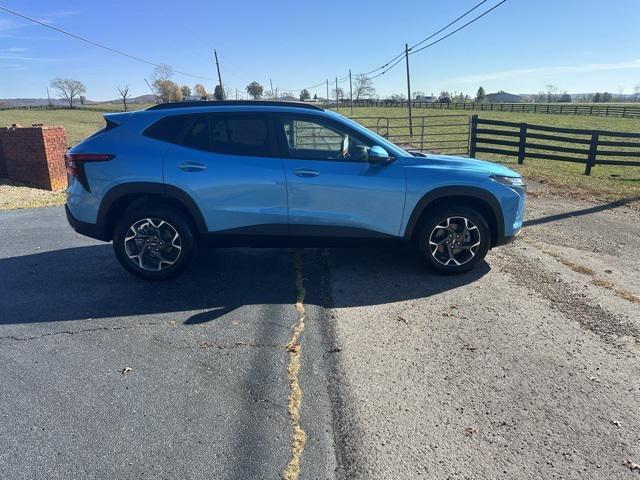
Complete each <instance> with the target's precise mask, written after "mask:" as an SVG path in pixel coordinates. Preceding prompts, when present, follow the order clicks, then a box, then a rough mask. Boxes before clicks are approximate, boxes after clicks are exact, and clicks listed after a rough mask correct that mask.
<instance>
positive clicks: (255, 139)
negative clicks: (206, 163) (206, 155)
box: [210, 113, 272, 157]
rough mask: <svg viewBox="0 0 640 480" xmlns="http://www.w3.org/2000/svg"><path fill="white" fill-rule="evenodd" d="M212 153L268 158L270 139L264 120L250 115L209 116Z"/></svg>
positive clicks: (218, 114) (270, 153) (215, 114)
mask: <svg viewBox="0 0 640 480" xmlns="http://www.w3.org/2000/svg"><path fill="white" fill-rule="evenodd" d="M210 119H211V146H210V149H211V151H212V152H217V153H224V154H227V155H246V156H253V157H270V156H272V151H271V139H270V138H269V127H268V125H267V121H266V119H265V118H263V117H261V116H254V115H251V114H248V115H247V114H238V115H225V114H223V113H214V114H211V117H210Z"/></svg>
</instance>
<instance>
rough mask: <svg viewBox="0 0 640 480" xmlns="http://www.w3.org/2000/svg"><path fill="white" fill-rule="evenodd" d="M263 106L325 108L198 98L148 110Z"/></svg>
mask: <svg viewBox="0 0 640 480" xmlns="http://www.w3.org/2000/svg"><path fill="white" fill-rule="evenodd" d="M236 105H239V106H263V107H292V108H308V109H310V110H321V111H322V110H324V109H323V108H320V107H318V106H317V105H313V104H311V103H303V102H276V101H271V100H224V101H205V100H197V101H195V102H172V103H159V104H158V105H154V106H152V107H149V108H147V110H169V109H173V108H193V107H229V106H236Z"/></svg>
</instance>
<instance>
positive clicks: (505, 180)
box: [491, 175, 524, 188]
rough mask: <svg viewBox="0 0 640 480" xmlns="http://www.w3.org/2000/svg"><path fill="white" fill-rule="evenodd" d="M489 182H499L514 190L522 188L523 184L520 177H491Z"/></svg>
mask: <svg viewBox="0 0 640 480" xmlns="http://www.w3.org/2000/svg"><path fill="white" fill-rule="evenodd" d="M491 180H495V181H496V182H500V183H501V184H503V185H506V186H507V187H516V188H524V182H523V181H522V177H507V176H504V175H491Z"/></svg>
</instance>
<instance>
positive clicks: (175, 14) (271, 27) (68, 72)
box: [0, 0, 640, 100]
mask: <svg viewBox="0 0 640 480" xmlns="http://www.w3.org/2000/svg"><path fill="white" fill-rule="evenodd" d="M478 1H479V0H450V1H444V0H441V1H433V0H432V1H425V0H422V1H419V0H409V1H402V0H400V1H397V2H389V1H379V0H369V1H348V2H345V1H342V0H325V1H323V2H303V1H295V2H294V1H275V2H271V3H265V2H262V1H261V2H251V1H248V0H245V1H244V2H241V3H238V4H233V3H232V2H211V1H209V2H207V1H204V0H182V1H181V2H161V1H158V0H155V1H147V0H136V1H131V0H128V1H123V0H110V1H108V2H86V1H79V0H78V1H77V0H70V1H63V0H59V1H57V2H51V1H50V0H48V1H45V0H20V1H17V0H0V5H3V6H5V7H7V8H11V9H14V10H17V11H20V12H22V13H24V14H26V15H29V16H33V17H36V18H38V19H40V20H42V21H46V22H48V23H50V24H52V25H55V26H57V27H59V28H62V29H66V30H69V31H71V32H73V33H76V34H78V35H81V36H85V37H88V38H90V39H92V40H94V41H96V42H100V43H104V44H106V45H109V46H110V47H112V48H115V49H119V50H124V51H126V52H128V53H131V54H133V55H136V56H139V57H142V58H145V59H148V60H150V61H152V62H156V63H166V64H169V65H172V66H173V67H174V68H176V69H179V70H182V71H185V72H190V73H193V74H195V75H202V76H205V77H210V78H211V79H213V78H214V77H215V64H214V62H213V49H214V47H215V48H216V49H217V50H218V52H219V54H220V62H221V68H222V76H223V83H225V84H226V85H227V86H230V87H232V88H236V87H237V88H239V89H240V90H243V88H244V87H245V86H246V85H247V84H248V83H249V82H251V81H253V80H257V81H258V82H260V83H261V84H262V85H264V86H265V89H268V88H269V87H268V85H269V78H270V77H271V78H272V80H273V83H274V87H277V88H279V89H280V90H281V91H282V90H294V89H300V88H303V87H308V86H311V85H314V84H317V83H320V82H322V81H323V80H324V79H326V78H327V77H328V78H329V79H330V80H331V79H335V77H336V76H339V77H341V76H343V75H345V74H346V73H347V72H348V69H349V68H351V69H352V70H353V73H354V74H355V73H358V72H364V71H368V70H371V69H374V68H376V67H379V66H381V65H382V64H384V63H385V62H386V61H387V60H389V59H391V58H392V57H394V56H395V55H396V54H398V53H400V51H401V50H403V48H404V43H405V42H408V43H409V44H410V45H411V44H413V43H416V42H418V41H420V40H422V39H423V38H424V37H426V36H428V35H429V34H430V33H432V32H433V31H435V30H437V29H439V28H440V27H442V26H444V25H446V24H447V23H449V21H451V20H453V19H454V18H455V17H457V16H458V15H460V14H461V13H462V12H464V11H465V10H467V9H469V8H471V7H472V6H473V5H475V4H476V3H478ZM498 1H499V0H489V1H488V2H487V3H486V4H485V5H486V6H487V7H488V6H491V5H493V4H495V3H498ZM165 3H166V5H167V6H166V7H164V6H163V4H165ZM480 11H482V10H481V9H479V10H478V12H480ZM472 15H473V14H472ZM469 18H472V16H470V17H469ZM639 18H640V1H639V0H611V1H607V2H603V1H602V0H599V1H596V0H508V1H507V2H506V3H505V4H504V5H502V6H501V7H499V8H498V9H496V10H495V11H494V12H492V13H490V14H489V15H487V16H486V17H484V18H482V19H480V20H479V21H478V22H476V23H474V24H473V25H471V26H470V27H469V28H467V29H465V30H463V31H461V32H459V33H458V34H456V35H454V36H452V37H451V38H449V39H446V40H444V41H443V42H442V43H440V44H438V45H436V46H434V47H432V48H429V49H426V50H424V51H423V52H420V53H418V54H416V55H413V56H411V57H410V61H411V71H412V87H413V90H414V91H423V92H425V93H427V94H430V93H431V92H434V93H438V92H440V91H441V90H444V89H447V90H449V91H463V92H465V93H469V94H474V93H475V91H476V90H477V88H478V86H479V85H483V86H484V87H485V89H486V90H487V92H493V91H497V90H505V91H509V92H513V93H535V92H538V91H540V90H543V89H544V86H545V84H548V83H552V84H554V85H557V86H558V88H559V89H560V90H561V91H564V90H567V91H569V92H593V91H605V90H608V91H610V92H616V93H617V92H618V89H619V87H620V86H623V87H624V89H625V92H626V93H632V92H633V87H634V85H637V84H639V83H640V50H639V48H638V47H639V46H640V28H639V27H638V19H639ZM461 23H462V22H461ZM152 70H153V67H151V66H149V65H145V64H141V63H138V62H135V61H132V60H130V59H127V58H123V57H120V56H117V55H115V54H112V53H109V52H107V51H104V50H100V49H97V48H96V47H93V46H91V45H87V44H84V43H82V42H79V41H77V40H73V39H71V38H68V37H65V36H63V35H61V34H59V33H56V32H54V31H51V30H49V29H47V28H44V27H42V26H38V25H33V24H29V23H28V22H27V21H25V20H21V19H19V18H17V17H14V16H11V15H9V14H6V13H4V12H0V98H13V97H43V96H45V95H46V87H47V85H48V83H49V81H50V80H51V79H52V78H55V77H64V78H76V79H79V80H82V81H83V82H84V83H85V84H86V86H87V97H88V98H91V99H96V100H106V99H111V98H116V97H117V90H116V87H117V86H118V85H119V84H127V83H128V84H130V86H131V90H132V92H133V94H134V95H140V94H144V93H148V89H147V87H146V85H145V83H144V78H149V77H150V76H151V74H152ZM174 80H175V81H177V82H178V83H181V84H182V83H184V84H188V85H190V86H193V85H194V84H195V83H198V82H200V81H201V82H203V83H204V84H205V85H206V86H207V87H208V88H209V89H211V90H212V89H213V85H215V83H216V82H215V81H214V80H197V79H195V78H190V77H185V76H181V75H176V77H175V78H174ZM374 83H375V87H376V89H377V92H378V94H379V95H380V96H386V95H390V94H392V93H400V92H406V85H405V67H404V63H401V64H399V65H398V66H397V67H396V68H394V69H393V70H391V71H389V72H388V73H386V74H385V75H383V76H382V77H379V78H377V79H375V81H374ZM341 86H343V87H344V86H346V87H348V83H347V84H342V85H341ZM314 92H317V93H318V95H324V92H325V89H324V87H320V88H317V89H315V90H314V91H312V94H313V93H314Z"/></svg>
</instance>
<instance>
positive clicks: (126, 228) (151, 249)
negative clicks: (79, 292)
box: [113, 205, 196, 280]
mask: <svg viewBox="0 0 640 480" xmlns="http://www.w3.org/2000/svg"><path fill="white" fill-rule="evenodd" d="M113 247H114V250H115V253H116V256H117V257H118V260H119V261H120V263H121V264H122V266H123V267H124V268H125V269H127V270H128V271H129V272H131V273H133V274H134V275H136V276H137V277H140V278H144V279H145V280H166V279H169V278H172V277H175V276H176V275H178V274H180V273H181V272H182V271H183V270H184V269H185V268H187V266H188V265H189V263H190V261H191V259H192V258H193V254H194V252H195V249H196V238H195V235H194V231H193V227H192V226H191V223H190V222H189V220H188V219H187V218H186V217H185V215H184V214H182V213H181V212H179V211H178V210H175V209H173V208H170V207H165V206H162V205H158V206H154V205H149V206H142V207H140V208H137V209H135V210H132V211H129V212H125V214H124V215H123V216H122V218H121V219H120V221H119V222H118V224H117V225H116V228H115V231H114V235H113Z"/></svg>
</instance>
